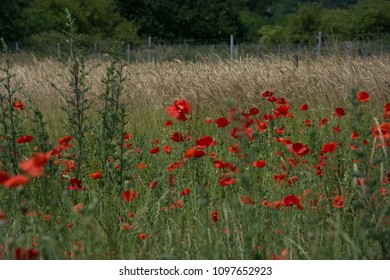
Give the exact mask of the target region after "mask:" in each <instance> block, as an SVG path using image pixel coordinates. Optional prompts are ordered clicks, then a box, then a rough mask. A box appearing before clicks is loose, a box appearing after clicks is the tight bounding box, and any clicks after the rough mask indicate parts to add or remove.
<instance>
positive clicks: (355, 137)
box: [351, 130, 359, 140]
mask: <svg viewBox="0 0 390 280" xmlns="http://www.w3.org/2000/svg"><path fill="white" fill-rule="evenodd" d="M351 138H352V139H354V140H357V139H359V133H358V132H357V131H356V130H355V131H354V132H353V133H352V136H351Z"/></svg>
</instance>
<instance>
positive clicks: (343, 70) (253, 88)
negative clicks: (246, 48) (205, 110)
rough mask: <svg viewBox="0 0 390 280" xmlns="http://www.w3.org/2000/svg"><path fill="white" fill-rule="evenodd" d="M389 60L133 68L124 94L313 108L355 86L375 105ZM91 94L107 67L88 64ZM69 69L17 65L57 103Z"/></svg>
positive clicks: (135, 98) (387, 91) (137, 99)
mask: <svg viewBox="0 0 390 280" xmlns="http://www.w3.org/2000/svg"><path fill="white" fill-rule="evenodd" d="M389 63H390V59H389V58H388V57H385V58H383V59H380V58H376V57H372V58H368V59H359V58H358V59H354V60H349V59H348V58H342V57H327V58H322V59H321V60H312V59H306V60H302V61H301V62H300V64H299V67H298V68H296V67H295V66H294V64H293V63H292V61H290V60H281V61H279V60H277V59H275V58H271V57H270V58H269V59H265V60H263V61H258V60H242V61H236V62H235V63H234V64H230V63H226V62H224V61H219V62H217V63H215V64H211V63H208V62H204V63H185V62H181V61H175V62H167V63H162V64H160V63H143V64H131V65H128V66H127V67H126V69H125V74H126V76H127V78H128V80H127V81H126V82H125V89H124V91H125V95H126V96H127V97H128V101H129V103H130V104H133V105H135V108H139V107H140V106H141V107H150V106H153V107H154V106H157V107H159V108H162V107H165V106H166V104H167V103H170V102H171V101H172V99H175V98H179V97H182V98H187V99H188V100H190V101H193V102H195V101H196V100H199V101H201V102H203V104H205V103H220V101H221V100H225V99H229V98H232V99H235V100H238V101H242V100H245V101H248V102H256V100H257V99H258V97H259V93H261V92H262V91H264V90H271V91H274V92H277V93H279V94H280V95H281V96H284V97H285V98H288V99H289V100H291V101H305V102H309V103H311V104H313V105H318V104H320V105H321V106H326V104H329V103H333V102H335V101H345V100H346V99H347V96H348V94H349V93H350V91H351V89H352V88H353V87H356V88H358V89H359V90H364V91H368V92H370V93H371V96H372V99H373V101H374V102H375V101H378V100H379V101H383V99H384V98H388V96H390V78H389V77H390V67H389ZM89 66H90V67H92V69H91V74H90V76H89V78H90V79H91V81H90V84H91V85H92V91H91V94H92V95H93V94H95V95H97V94H99V92H101V91H102V84H101V83H100V80H101V77H102V76H103V74H104V72H105V69H106V66H107V65H105V64H104V63H102V64H98V63H89ZM65 67H66V65H64V64H60V63H58V62H57V61H55V60H39V61H37V60H35V61H33V62H30V63H26V64H22V65H16V66H15V74H16V76H17V79H18V80H19V81H20V82H21V83H22V85H23V86H24V88H25V89H26V90H27V91H28V92H29V93H30V94H31V96H32V97H33V98H34V99H36V100H39V102H40V103H41V102H44V103H46V102H47V103H49V104H59V101H60V100H59V96H58V94H57V93H56V91H55V90H54V89H53V87H52V86H51V85H50V84H51V83H55V84H57V85H60V86H61V85H62V86H64V87H65V86H66V81H67V79H66V78H63V77H60V76H59V74H61V73H62V74H63V73H64V71H65Z"/></svg>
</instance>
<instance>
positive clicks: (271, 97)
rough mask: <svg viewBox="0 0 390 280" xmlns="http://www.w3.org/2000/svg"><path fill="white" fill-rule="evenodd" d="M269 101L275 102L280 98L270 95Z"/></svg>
mask: <svg viewBox="0 0 390 280" xmlns="http://www.w3.org/2000/svg"><path fill="white" fill-rule="evenodd" d="M267 101H268V102H272V103H273V102H276V101H278V99H277V98H276V97H275V96H270V97H268V98H267Z"/></svg>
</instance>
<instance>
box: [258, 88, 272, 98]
mask: <svg viewBox="0 0 390 280" xmlns="http://www.w3.org/2000/svg"><path fill="white" fill-rule="evenodd" d="M272 95H274V93H273V92H272V91H269V90H266V91H264V92H263V93H262V94H261V96H262V97H269V96H272Z"/></svg>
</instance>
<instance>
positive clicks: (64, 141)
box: [58, 135, 73, 146]
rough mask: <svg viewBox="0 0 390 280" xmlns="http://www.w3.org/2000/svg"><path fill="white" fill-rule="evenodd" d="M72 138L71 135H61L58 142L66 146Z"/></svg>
mask: <svg viewBox="0 0 390 280" xmlns="http://www.w3.org/2000/svg"><path fill="white" fill-rule="evenodd" d="M72 139H73V137H72V136H71V135H67V136H64V137H62V138H61V139H60V140H59V141H58V143H59V144H60V145H61V146H67V145H68V143H69V142H70V141H71V140H72Z"/></svg>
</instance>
